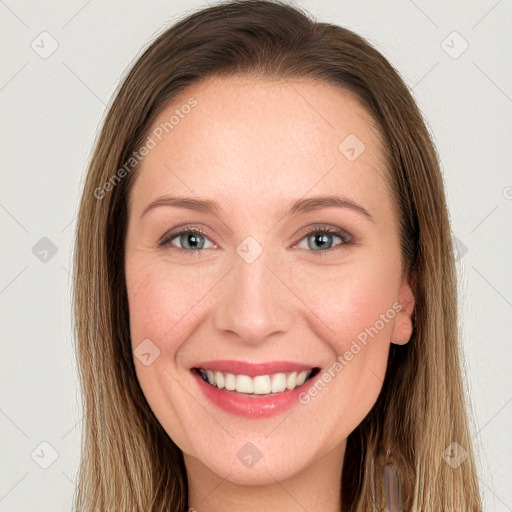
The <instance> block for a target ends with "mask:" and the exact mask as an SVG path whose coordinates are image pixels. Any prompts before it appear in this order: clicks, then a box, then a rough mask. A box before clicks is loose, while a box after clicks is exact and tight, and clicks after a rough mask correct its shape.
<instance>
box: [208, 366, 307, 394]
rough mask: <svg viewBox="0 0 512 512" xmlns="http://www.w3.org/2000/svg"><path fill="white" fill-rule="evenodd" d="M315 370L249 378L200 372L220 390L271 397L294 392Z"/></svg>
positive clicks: (213, 372) (221, 373) (211, 371)
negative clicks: (273, 394)
mask: <svg viewBox="0 0 512 512" xmlns="http://www.w3.org/2000/svg"><path fill="white" fill-rule="evenodd" d="M314 370H315V369H314V368H311V369H310V370H303V371H301V372H296V371H295V372H287V373H284V372H280V373H274V374H271V375H257V376H255V377H249V376H248V375H243V374H238V375H236V374H233V373H225V372H220V371H213V370H205V369H203V368H199V369H198V372H199V373H200V375H201V377H202V378H203V380H204V381H205V382H208V383H209V384H211V385H212V386H215V387H217V388H218V389H225V390H226V391H236V392H237V393H245V394H252V395H269V394H271V393H282V392H283V391H285V390H289V391H291V390H293V389H295V388H297V387H299V386H301V385H302V384H304V382H306V380H307V379H308V378H310V377H311V375H312V374H313V372H314Z"/></svg>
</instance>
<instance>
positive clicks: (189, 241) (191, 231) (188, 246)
mask: <svg viewBox="0 0 512 512" xmlns="http://www.w3.org/2000/svg"><path fill="white" fill-rule="evenodd" d="M176 239H177V240H178V243H179V244H180V245H181V246H177V248H178V249H183V250H185V251H200V250H202V249H208V248H209V247H205V240H209V238H208V237H207V236H206V234H205V233H203V232H202V231H201V230H200V229H197V228H189V227H186V226H185V227H184V228H179V229H175V230H172V231H170V232H168V233H166V234H165V235H164V236H163V237H162V238H161V239H160V241H159V242H158V245H159V246H163V245H174V246H176V244H174V243H173V242H174V240H176ZM212 246H213V247H215V244H212Z"/></svg>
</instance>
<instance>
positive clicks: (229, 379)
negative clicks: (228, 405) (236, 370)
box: [224, 373, 236, 391]
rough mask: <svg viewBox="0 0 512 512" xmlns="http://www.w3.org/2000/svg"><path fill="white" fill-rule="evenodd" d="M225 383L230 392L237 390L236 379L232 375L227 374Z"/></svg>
mask: <svg viewBox="0 0 512 512" xmlns="http://www.w3.org/2000/svg"><path fill="white" fill-rule="evenodd" d="M224 383H225V385H226V389H227V390H228V391H234V390H235V388H236V378H235V376H234V375H233V374H232V373H226V375H225V377H224Z"/></svg>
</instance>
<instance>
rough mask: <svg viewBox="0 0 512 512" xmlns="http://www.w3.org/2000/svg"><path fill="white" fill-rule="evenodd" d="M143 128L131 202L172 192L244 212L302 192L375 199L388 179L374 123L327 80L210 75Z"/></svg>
mask: <svg viewBox="0 0 512 512" xmlns="http://www.w3.org/2000/svg"><path fill="white" fill-rule="evenodd" d="M191 105H193V106H191ZM148 135H149V136H151V137H152V139H153V140H154V142H155V145H154V147H153V148H152V149H151V150H150V151H149V153H148V154H147V155H146V156H145V157H144V159H143V160H142V162H141V166H140V169H139V175H138V176H137V180H136V182H135V185H134V189H133V193H134V194H135V196H136V197H134V198H131V202H132V203H133V204H134V206H137V204H138V203H140V204H138V206H139V207H142V206H143V204H146V203H148V202H150V201H151V200H154V199H155V198H156V197H157V196H159V195H164V194H172V193H176V194H178V193H179V194H188V195H192V196H204V197H214V196H215V197H217V200H218V201H220V202H223V203H224V204H225V205H231V206H233V207H234V208H236V207H237V206H243V207H244V209H245V210H247V211H251V207H253V206H255V204H256V203H257V204H258V209H261V208H262V207H268V208H272V209H274V208H275V205H276V204H283V203H287V202H289V201H292V200H294V199H297V198H299V197H303V196H305V195H307V194H308V192H311V193H320V192H321V193H333V192H339V193H340V194H344V195H346V196H350V197H351V198H353V199H359V200H361V201H365V202H368V201H370V202H371V201H375V202H378V201H379V197H380V200H382V193H383V187H385V186H386V184H385V175H386V173H387V171H386V169H385V158H384V151H383V145H382V142H381V139H380V133H379V131H378V129H377V126H376V123H375V122H374V120H373V119H372V118H371V116H370V115H369V114H368V113H367V111H366V110H365V109H364V108H363V107H362V106H361V104H360V103H359V102H358V101H357V100H356V99H355V98H354V97H353V96H352V95H351V94H349V93H347V92H345V91H343V90H341V89H339V88H337V87H334V86H332V85H329V84H327V83H325V82H319V81H314V80H311V79H286V80H284V79H279V80H264V79H254V78H248V77H213V78H209V79H207V80H205V81H203V82H200V83H196V84H194V85H192V86H190V87H189V88H187V89H186V90H185V91H184V92H182V93H181V94H180V95H179V96H178V97H177V98H175V99H174V100H173V101H172V102H171V103H169V104H168V105H167V106H166V107H165V108H164V109H163V110H162V111H161V112H160V114H159V116H158V117H157V119H156V120H155V121H154V123H153V125H152V126H151V128H150V130H149V132H148ZM160 139H161V140H160ZM365 198H366V199H365ZM267 202H268V204H266V203H267ZM252 213H254V212H252Z"/></svg>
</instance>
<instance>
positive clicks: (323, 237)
mask: <svg viewBox="0 0 512 512" xmlns="http://www.w3.org/2000/svg"><path fill="white" fill-rule="evenodd" d="M313 238H314V243H315V244H319V245H320V249H325V246H324V245H323V244H327V245H328V247H327V249H330V248H331V245H332V235H330V234H328V233H322V234H316V235H314V237H313ZM329 242H330V243H329ZM308 247H309V248H310V249H313V250H317V248H316V247H312V245H311V244H310V243H309V241H308Z"/></svg>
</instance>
